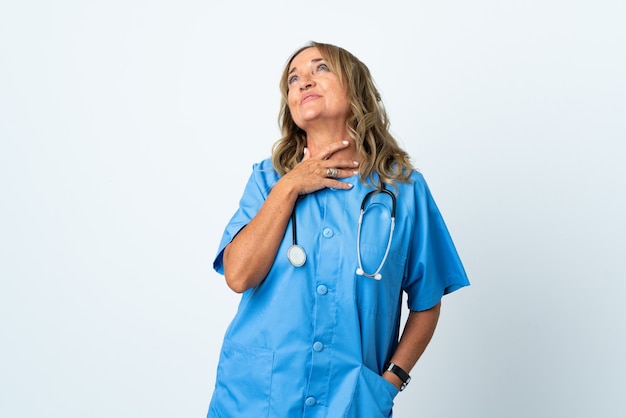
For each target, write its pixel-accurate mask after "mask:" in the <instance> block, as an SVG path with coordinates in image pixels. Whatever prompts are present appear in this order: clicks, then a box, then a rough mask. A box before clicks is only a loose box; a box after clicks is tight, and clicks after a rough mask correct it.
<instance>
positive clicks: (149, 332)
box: [0, 0, 626, 418]
mask: <svg viewBox="0 0 626 418" xmlns="http://www.w3.org/2000/svg"><path fill="white" fill-rule="evenodd" d="M217 3H219V2H215V1H212V2H208V1H192V0H181V1H176V2H174V1H170V2H166V1H147V0H146V1H141V0H125V1H120V0H112V1H70V0H61V1H56V2H45V1H36V0H30V1H28V0H26V1H19V2H17V1H13V2H9V1H4V2H2V3H0V335H1V338H2V339H1V341H0V416H3V417H11V418H21V417H50V418H57V417H59V418H61V417H62V418H77V417H81V418H82V417H85V416H89V417H111V416H114V417H117V418H127V417H128V418H135V417H146V416H150V417H155V418H157V417H163V418H166V417H167V418H174V417H176V418H178V417H202V416H204V415H205V413H206V409H207V405H208V400H209V396H210V393H211V389H212V386H213V383H214V372H215V367H216V363H217V357H218V350H219V346H220V343H221V338H222V335H223V332H224V330H225V327H226V326H227V323H228V322H229V319H230V317H231V316H232V314H233V313H234V310H235V308H236V304H237V300H238V298H237V296H236V295H234V294H232V293H231V292H230V291H229V290H228V289H227V288H226V286H225V284H224V283H223V281H222V278H221V277H220V276H219V275H217V274H216V273H215V272H214V271H213V270H212V267H211V262H212V259H213V257H214V255H215V250H216V248H217V244H218V242H219V239H220V236H221V233H222V229H223V227H224V225H225V223H226V221H227V220H228V218H229V217H230V216H231V214H232V212H233V210H234V209H235V207H236V205H237V202H238V199H239V196H240V193H241V191H242V188H243V185H244V182H245V180H246V179H247V177H248V175H249V172H250V167H251V165H252V163H253V162H256V161H258V160H260V159H262V158H265V157H266V156H268V155H269V151H270V146H271V144H272V143H273V142H274V140H275V139H276V138H277V136H278V129H277V123H276V119H277V111H278V98H279V96H278V88H277V85H278V78H279V75H280V71H281V69H282V66H283V64H284V62H285V60H286V59H287V57H288V55H289V54H290V53H291V52H292V51H293V50H294V49H296V48H298V47H300V46H301V45H302V44H304V43H305V42H306V41H308V40H311V39H314V40H318V41H324V42H331V43H335V44H338V45H341V46H343V47H345V48H347V49H348V50H350V51H352V52H353V53H355V54H356V55H357V56H359V57H360V58H361V59H362V60H363V61H365V62H366V63H367V64H368V65H369V67H370V69H371V70H372V73H373V74H374V77H375V79H376V81H377V83H378V85H379V87H380V90H381V92H382V94H383V97H384V100H385V103H386V105H387V108H388V110H389V113H390V117H391V122H392V128H393V130H394V132H395V133H396V134H397V136H398V137H399V138H400V139H401V141H402V143H403V144H404V146H405V147H406V148H407V150H409V151H410V153H411V154H412V155H413V157H414V161H415V163H416V165H417V166H419V167H420V168H421V169H422V171H423V172H424V174H425V176H426V178H427V180H428V181H429V183H430V186H431V188H432V190H433V193H434V195H435V198H436V199H437V202H438V204H439V206H440V209H441V210H442V212H443V214H444V217H445V219H446V220H447V223H448V226H449V228H450V230H451V232H452V235H453V237H454V239H455V242H456V244H457V247H458V250H459V252H460V254H461V256H462V259H463V261H464V263H465V265H466V268H467V271H468V274H469V276H470V279H471V281H472V286H471V287H470V288H466V289H463V290H461V291H459V292H458V293H455V294H453V295H451V296H449V297H447V298H446V299H445V302H444V309H443V312H442V318H441V322H440V325H439V328H438V330H437V333H436V335H435V338H434V340H433V342H432V343H431V345H430V347H429V348H428V350H427V352H426V354H425V355H424V357H423V358H422V360H421V361H420V363H419V364H418V366H417V367H416V368H415V369H414V372H413V375H414V380H413V382H412V383H411V385H410V386H409V388H408V389H407V390H406V391H405V392H403V393H402V394H400V395H399V396H398V398H397V407H396V416H398V417H414V416H421V417H429V418H436V417H442V418H443V417H446V418H449V417H455V418H502V417H508V418H517V417H520V418H522V417H523V418H527V417H532V418H538V417H546V418H554V417H567V418H579V417H580V418H583V417H585V418H586V417H599V416H601V417H603V418H609V417H623V416H625V415H626V400H625V399H626V398H624V396H623V393H624V390H625V389H626V360H625V359H624V353H625V352H626V327H625V324H624V318H625V314H626V309H625V308H624V305H623V304H622V303H621V302H622V301H621V299H622V298H623V295H624V294H625V291H626V284H625V283H626V280H625V279H626V275H625V274H624V269H623V267H622V261H623V259H624V256H625V255H626V251H625V250H626V245H625V241H624V237H625V236H626V222H625V221H624V213H626V202H625V200H626V196H625V193H624V192H625V187H624V179H626V169H625V168H624V156H625V146H624V140H625V139H626V135H625V134H626V118H625V117H624V115H625V114H626V105H625V99H624V97H626V81H625V75H626V55H625V54H624V45H625V41H626V30H625V29H624V25H623V22H624V19H625V17H626V7H625V3H624V2H622V1H618V0H614V1H610V0H604V1H602V0H601V1H595V2H591V1H587V2H582V1H575V0H574V1H572V0H570V1H565V0H561V1H559V0H542V1H538V0H529V1H524V2H521V1H515V2H513V1H496V0H491V1H489V0H479V1H474V2H466V1H458V0H457V1H455V0H447V1H446V0H444V1H437V2H425V1H418V2H408V1H402V2H395V1H388V2H378V1H369V0H360V1H356V0H352V1H344V2H341V1H329V0H320V1H317V2H302V1H279V0H272V1H270V2H257V1H247V2H246V1H240V2H229V3H228V4H227V5H226V4H225V5H219V4H217ZM412 3H413V4H412Z"/></svg>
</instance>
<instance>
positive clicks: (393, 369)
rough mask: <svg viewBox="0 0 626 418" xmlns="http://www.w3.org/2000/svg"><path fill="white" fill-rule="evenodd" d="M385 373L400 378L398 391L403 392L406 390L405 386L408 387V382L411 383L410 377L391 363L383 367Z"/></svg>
mask: <svg viewBox="0 0 626 418" xmlns="http://www.w3.org/2000/svg"><path fill="white" fill-rule="evenodd" d="M385 371H387V372H391V373H393V374H395V375H396V376H398V377H399V378H400V380H402V385H401V386H400V391H403V390H404V388H406V385H408V384H409V382H410V381H411V376H409V374H408V373H407V372H405V371H404V370H402V368H401V367H400V366H397V365H396V364H394V363H392V362H389V363H387V365H386V366H385Z"/></svg>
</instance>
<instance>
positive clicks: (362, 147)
mask: <svg viewBox="0 0 626 418" xmlns="http://www.w3.org/2000/svg"><path fill="white" fill-rule="evenodd" d="M308 48H317V49H318V50H319V52H320V54H321V55H322V57H323V58H324V60H325V61H326V64H327V65H328V67H329V68H330V71H332V72H334V73H335V74H337V77H338V78H339V82H340V83H342V84H343V83H347V85H348V100H349V102H350V107H351V109H352V114H351V116H350V117H349V118H348V120H347V121H346V128H347V130H348V134H349V135H350V137H351V138H352V139H353V140H354V142H355V143H356V149H357V152H358V153H359V155H360V157H361V165H360V171H361V176H360V177H361V181H362V182H363V183H369V184H371V185H372V186H374V187H379V188H380V187H383V184H384V183H386V184H391V185H393V186H395V182H396V181H399V182H407V181H409V176H410V175H411V171H412V169H413V165H412V164H411V160H410V157H409V155H408V154H407V152H406V151H404V150H403V149H402V148H400V146H399V145H398V142H397V141H396V139H395V138H394V137H393V135H391V133H390V132H389V119H388V117H387V112H386V111H385V108H384V106H383V103H382V99H381V96H380V93H379V92H378V89H377V88H376V86H375V84H374V81H373V79H372V76H371V75H370V71H369V69H368V68H367V66H366V65H365V64H363V63H362V62H361V61H360V60H359V59H358V58H357V57H355V56H354V55H352V54H351V53H350V52H348V51H346V50H345V49H343V48H340V47H338V46H335V45H331V44H325V43H319V42H309V43H308V44H307V45H305V46H303V47H301V48H300V49H298V50H297V51H295V52H294V53H293V54H292V55H291V57H290V58H289V59H288V61H287V64H286V65H285V69H284V70H283V74H282V76H281V78H280V92H281V104H280V113H279V115H278V125H279V128H280V130H281V134H282V138H280V139H279V140H278V141H276V142H275V143H274V145H273V147H272V164H273V166H274V169H275V170H276V171H277V172H278V173H279V174H281V175H284V174H286V173H287V172H289V171H290V170H291V169H292V168H294V167H295V165H296V164H298V162H299V161H300V160H301V157H302V155H303V152H304V147H305V146H306V143H307V138H306V132H304V131H303V130H302V129H300V128H299V127H298V126H297V125H296V123H295V122H294V120H293V117H292V115H291V112H290V110H289V105H288V102H287V93H288V91H289V85H288V83H287V78H288V74H289V67H290V65H291V62H292V61H293V59H294V58H295V57H296V56H297V55H298V54H299V53H300V52H302V51H304V50H305V49H308ZM374 173H378V176H379V181H380V184H376V181H375V177H374Z"/></svg>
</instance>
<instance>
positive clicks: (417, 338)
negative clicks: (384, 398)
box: [383, 302, 441, 389]
mask: <svg viewBox="0 0 626 418" xmlns="http://www.w3.org/2000/svg"><path fill="white" fill-rule="evenodd" d="M440 310H441V302H439V303H437V304H436V305H435V306H433V307H432V308H430V309H427V310H425V311H410V312H409V317H408V318H407V320H406V324H405V325H404V330H403V331H402V336H401V337H400V342H399V343H398V348H397V349H396V351H395V353H394V354H393V356H392V357H391V360H390V361H391V362H392V363H394V364H396V365H397V366H398V367H400V368H401V369H403V370H404V371H406V372H407V373H410V372H411V369H412V368H413V366H415V363H417V360H419V358H420V357H421V355H422V353H423V352H424V350H426V347H427V346H428V343H430V340H431V338H432V336H433V334H434V332H435V328H436V327H437V321H438V320H439V311H440ZM383 377H384V378H385V379H387V380H388V381H390V382H391V383H393V384H394V385H395V386H396V387H397V388H398V389H399V388H400V386H401V385H402V380H401V379H400V378H399V377H398V376H396V374H395V373H392V372H389V371H385V372H384V373H383Z"/></svg>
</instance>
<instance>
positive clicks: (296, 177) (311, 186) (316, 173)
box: [279, 141, 359, 195]
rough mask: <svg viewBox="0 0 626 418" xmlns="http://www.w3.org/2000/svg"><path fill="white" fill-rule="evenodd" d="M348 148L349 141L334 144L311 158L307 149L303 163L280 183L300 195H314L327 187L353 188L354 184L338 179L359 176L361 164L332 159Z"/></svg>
mask: <svg viewBox="0 0 626 418" xmlns="http://www.w3.org/2000/svg"><path fill="white" fill-rule="evenodd" d="M348 146H349V142H348V141H337V142H333V143H332V144H330V145H328V146H327V147H326V148H324V149H323V150H322V151H320V152H318V153H317V155H315V156H311V155H310V152H309V150H308V149H307V148H305V149H304V156H303V158H302V161H301V162H300V163H298V164H297V165H296V166H295V167H294V168H293V169H292V170H291V171H289V172H288V173H287V174H285V175H284V176H283V177H282V178H281V180H280V181H279V183H283V185H290V186H291V188H293V191H295V192H296V193H297V194H298V195H304V194H309V193H313V192H315V191H317V190H320V189H323V188H325V187H332V188H335V189H345V190H348V189H350V188H352V184H350V183H344V182H342V181H339V180H337V179H342V178H347V177H350V176H353V175H355V174H358V166H359V163H358V162H357V161H353V160H348V159H338V158H331V157H332V156H333V155H334V154H335V153H337V152H338V151H341V150H343V149H345V148H347V147H348Z"/></svg>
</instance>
